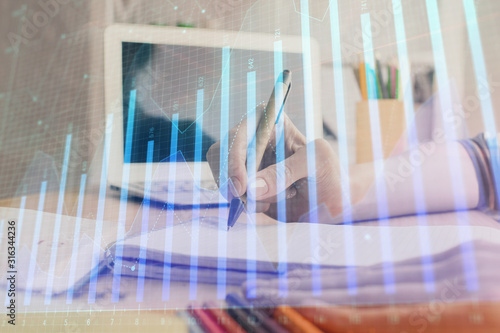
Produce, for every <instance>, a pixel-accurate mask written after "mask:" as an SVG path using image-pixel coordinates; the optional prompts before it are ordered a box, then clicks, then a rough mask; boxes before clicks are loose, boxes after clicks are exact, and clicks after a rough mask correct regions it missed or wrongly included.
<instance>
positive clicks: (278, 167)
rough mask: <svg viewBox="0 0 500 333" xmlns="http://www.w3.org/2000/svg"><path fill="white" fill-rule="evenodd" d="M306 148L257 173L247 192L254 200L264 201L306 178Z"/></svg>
mask: <svg viewBox="0 0 500 333" xmlns="http://www.w3.org/2000/svg"><path fill="white" fill-rule="evenodd" d="M306 160H307V146H304V147H302V148H299V149H298V150H297V151H296V152H295V154H293V155H291V156H290V157H288V158H286V159H285V160H284V161H281V162H279V163H277V164H274V165H271V166H268V167H267V168H265V169H263V170H261V171H259V172H257V174H256V175H255V181H253V182H252V183H250V184H249V185H248V192H249V194H250V195H251V196H255V200H264V199H267V198H270V197H273V196H276V195H277V194H278V193H281V192H283V191H284V190H286V189H287V188H288V187H290V186H291V185H292V184H293V183H294V182H296V181H297V180H299V179H302V178H305V177H307V163H304V161H306Z"/></svg>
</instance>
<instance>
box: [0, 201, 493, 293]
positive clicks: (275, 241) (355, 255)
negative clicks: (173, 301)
mask: <svg viewBox="0 0 500 333" xmlns="http://www.w3.org/2000/svg"><path fill="white" fill-rule="evenodd" d="M21 216H22V218H21V221H18V240H19V245H18V252H17V253H18V259H17V263H18V281H17V283H18V288H19V289H25V288H26V287H27V283H28V287H29V286H31V289H32V292H33V293H44V292H45V289H46V286H47V281H48V280H49V279H51V280H53V289H52V291H53V294H60V293H63V292H65V291H66V290H67V289H68V288H71V287H74V289H77V288H79V287H81V286H83V285H85V284H86V283H87V282H88V280H89V278H90V271H91V268H92V267H91V266H92V254H93V251H94V249H95V247H94V242H93V240H92V236H93V235H94V227H95V221H94V220H87V219H80V221H77V219H76V218H75V217H69V216H63V217H62V221H61V234H60V237H59V239H60V243H59V246H58V252H57V265H56V268H55V270H54V275H52V276H51V275H49V273H48V272H49V263H50V257H51V254H52V250H53V247H52V246H51V241H52V237H53V225H54V221H55V217H56V216H55V214H50V213H38V212H37V211H33V210H24V211H23V212H22V214H21V215H20V211H19V209H7V208H0V220H2V219H5V221H6V220H7V219H9V218H14V219H18V218H19V217H21ZM37 217H38V220H37ZM435 219H437V220H439V221H440V223H441V224H450V225H447V226H428V227H425V228H421V227H418V226H408V227H378V226H362V225H354V226H345V225H326V224H317V225H311V224H308V223H288V224H275V225H262V226H255V225H247V224H243V223H237V224H236V225H235V227H233V228H232V229H231V230H230V231H226V230H221V229H219V228H218V227H217V224H218V219H216V218H214V217H207V218H201V219H199V220H195V221H190V222H186V223H181V224H177V225H175V226H174V227H171V228H163V229H159V230H154V231H150V232H148V233H144V234H142V235H141V234H137V235H134V236H131V237H130V236H129V237H127V238H125V239H124V240H121V241H119V242H113V241H112V239H110V235H116V222H105V223H104V225H103V233H102V235H103V236H102V244H104V245H102V244H98V245H99V247H98V249H99V256H100V258H101V259H100V260H99V262H98V265H99V266H100V270H104V269H106V268H107V267H111V268H112V267H115V266H116V263H117V262H120V261H121V273H122V274H123V275H124V276H137V274H138V272H139V271H140V270H139V263H140V257H141V244H142V246H143V249H147V250H146V251H142V256H143V258H145V259H146V261H145V262H146V265H145V266H144V267H143V268H145V277H146V278H155V279H162V278H163V266H164V259H165V258H167V259H168V260H167V264H170V267H171V273H170V274H171V277H170V280H171V281H186V280H189V274H190V267H191V266H190V264H191V257H192V256H197V259H198V260H197V271H198V281H199V282H216V279H217V270H216V268H217V264H218V260H219V258H220V257H223V258H224V259H225V261H226V264H227V270H228V274H227V283H228V284H239V283H241V282H242V281H244V279H245V276H246V271H247V267H255V268H256V269H257V271H258V274H259V278H265V277H266V276H269V277H276V275H277V274H279V272H280V271H281V267H282V266H280V263H283V262H286V263H287V269H288V270H292V269H294V268H304V267H305V268H307V267H310V265H311V263H312V262H314V263H316V264H319V265H321V266H323V267H345V266H370V265H374V264H377V263H380V262H384V261H387V260H389V261H393V262H397V261H401V260H405V259H409V258H415V257H419V256H421V255H422V254H436V253H441V252H443V251H446V250H448V249H450V248H452V247H455V246H457V245H458V244H460V243H463V242H467V241H470V240H484V241H489V242H495V243H500V230H498V229H495V228H491V227H484V226H474V227H472V226H471V227H468V226H457V225H459V224H460V223H463V221H469V222H471V223H475V224H483V225H488V224H489V225H491V221H493V220H491V218H490V217H488V216H486V215H484V214H483V213H481V212H478V211H465V212H456V213H444V214H434V215H429V216H427V223H428V224H429V225H432V224H434V222H433V220H434V221H435ZM393 220H394V221H398V222H400V223H403V224H406V223H408V224H415V217H400V218H395V219H393ZM35 221H40V223H42V225H43V228H41V231H40V234H39V240H38V242H33V239H34V238H33V236H34V235H33V231H34V230H36V228H34V227H33V224H34V223H35ZM459 221H461V222H459ZM20 222H21V223H20ZM481 222H482V223H481ZM495 223H496V222H495ZM22 224H24V226H23V225H22ZM454 224H455V225H454ZM77 225H79V230H78V232H79V234H78V237H75V235H76V230H77V228H76V226H77ZM28 226H29V227H28ZM2 230H5V228H3V229H2ZM311 233H312V234H313V235H314V234H316V235H318V238H314V239H317V241H315V242H313V243H311ZM280 234H281V237H279V235H280ZM285 235H286V237H284V236H285ZM424 238H425V242H426V243H427V244H430V248H429V251H430V253H423V252H422V244H423V243H422V240H423V239H424ZM0 239H1V238H0ZM280 239H281V241H280ZM75 240H76V241H77V242H78V243H77V244H75ZM169 240H171V241H169ZM193 242H195V243H194V244H193ZM221 242H225V243H226V244H227V246H226V247H221V246H220V244H223V243H221ZM106 244H107V245H106ZM0 245H1V249H2V250H1V251H2V252H4V251H6V250H5V249H6V246H4V245H5V244H0ZM33 246H35V247H37V248H36V249H35V251H34V250H33ZM117 247H122V249H123V254H122V256H120V258H116V253H117V251H116V249H117ZM221 248H225V249H226V253H222V254H221V253H220V251H221ZM193 251H195V252H196V253H194V252H193ZM34 252H36V257H35V256H34V255H33V253H34ZM165 253H167V256H165ZM384 253H385V254H384ZM348 254H349V255H348ZM388 254H389V255H388ZM0 255H1V256H2V257H3V258H6V257H7V256H6V253H1V254H0ZM117 259H119V260H117ZM33 260H35V261H33ZM248 262H250V263H251V265H250V266H247V264H248ZM253 264H254V265H253ZM5 265H6V262H5V261H0V266H2V267H0V269H1V270H2V272H6V271H7V270H6V267H4V266H5ZM30 270H31V274H32V275H31V276H36V279H32V280H31V282H30V279H29V276H30ZM1 281H2V282H1V283H3V284H5V282H4V281H6V280H5V279H4V278H3V277H2V279H1Z"/></svg>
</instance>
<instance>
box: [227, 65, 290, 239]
mask: <svg viewBox="0 0 500 333" xmlns="http://www.w3.org/2000/svg"><path fill="white" fill-rule="evenodd" d="M280 85H281V86H282V89H283V92H284V94H283V100H282V101H281V106H280V108H279V112H278V115H276V107H275V97H274V94H275V91H276V88H279V87H280ZM291 86H292V73H291V72H290V71H289V70H288V69H285V70H284V71H283V73H282V74H281V75H280V76H279V77H278V80H277V81H276V84H275V86H274V89H273V92H272V94H271V97H270V98H269V102H268V103H267V105H266V108H265V109H264V110H262V114H261V115H260V118H259V123H258V125H257V129H256V134H255V165H256V166H257V168H258V167H259V165H260V163H261V162H262V158H263V157H264V152H265V151H266V147H267V143H268V142H269V139H270V138H271V133H272V130H273V129H274V126H275V125H276V123H277V122H278V119H279V117H280V116H281V113H282V111H283V107H284V105H285V102H286V98H287V97H288V93H289V92H290V88H291ZM268 119H276V121H275V122H273V123H272V125H271V126H272V128H269V126H268V124H267V120H268ZM246 200H247V197H246V194H243V195H242V196H241V197H239V198H233V199H232V200H231V203H230V205H229V216H228V219H227V230H229V228H231V227H232V226H233V225H234V224H235V223H236V220H238V218H239V217H240V215H241V213H242V212H243V209H244V208H245V204H246Z"/></svg>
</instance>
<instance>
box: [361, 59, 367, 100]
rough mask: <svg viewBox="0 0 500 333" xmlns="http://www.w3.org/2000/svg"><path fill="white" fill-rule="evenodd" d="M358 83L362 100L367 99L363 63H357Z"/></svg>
mask: <svg viewBox="0 0 500 333" xmlns="http://www.w3.org/2000/svg"><path fill="white" fill-rule="evenodd" d="M359 82H360V86H361V87H360V88H361V96H362V97H363V99H364V100H367V99H368V90H367V85H366V67H365V63H364V62H360V63H359Z"/></svg>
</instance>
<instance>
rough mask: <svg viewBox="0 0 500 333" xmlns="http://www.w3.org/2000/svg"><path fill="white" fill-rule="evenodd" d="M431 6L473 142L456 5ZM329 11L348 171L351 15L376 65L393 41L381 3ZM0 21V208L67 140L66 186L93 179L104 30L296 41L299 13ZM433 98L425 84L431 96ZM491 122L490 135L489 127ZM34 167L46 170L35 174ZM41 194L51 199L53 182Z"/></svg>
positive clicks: (181, 1) (35, 5) (254, 10)
mask: <svg viewBox="0 0 500 333" xmlns="http://www.w3.org/2000/svg"><path fill="white" fill-rule="evenodd" d="M437 2H438V6H439V14H440V22H441V28H442V31H441V32H442V38H443V42H444V52H445V56H446V64H447V69H448V72H447V73H448V79H449V80H450V82H452V83H451V84H450V85H452V86H453V87H454V96H455V97H454V102H456V105H455V106H454V111H453V112H465V113H464V114H465V116H464V117H463V119H465V122H464V123H463V124H462V125H463V128H464V131H463V132H462V133H463V134H462V135H463V136H474V135H476V134H477V133H479V132H481V131H483V130H484V128H483V117H482V113H481V104H480V103H479V102H478V97H477V96H480V92H478V83H477V82H476V79H475V73H474V66H473V62H472V59H471V51H470V44H469V40H468V34H467V25H466V19H465V13H464V7H463V5H462V2H461V1H456V0H438V1H437ZM474 3H475V6H476V10H477V20H478V24H479V31H480V34H481V39H482V45H483V51H484V59H485V65H486V68H487V72H488V74H489V76H488V77H487V78H485V83H484V84H485V86H487V83H488V84H489V87H490V93H491V96H492V103H493V108H494V109H498V108H500V94H498V93H497V92H496V91H495V90H496V89H500V66H498V64H497V62H498V60H499V59H500V43H498V36H499V34H500V23H499V18H500V2H499V1H496V0H476V1H474ZM329 5H330V1H329V0H314V1H310V13H309V16H310V24H311V26H310V29H311V36H312V37H313V38H314V39H316V41H317V42H318V45H319V46H320V52H321V53H320V58H321V68H322V77H321V80H322V82H321V84H322V97H321V99H322V101H321V112H322V114H323V119H324V122H325V128H326V129H327V130H326V131H325V135H329V139H330V141H331V142H332V144H333V145H334V146H335V145H336V141H335V137H336V133H337V124H336V101H335V98H334V96H335V94H334V89H335V86H334V77H333V61H334V60H335V59H333V58H332V35H331V25H330V11H329ZM402 6H403V14H404V22H405V32H406V38H407V41H406V42H407V47H408V54H409V58H410V60H411V66H412V74H415V73H419V71H422V72H426V73H427V72H430V73H432V68H433V65H434V64H433V54H432V50H433V48H432V44H431V35H430V30H429V23H428V16H427V9H426V4H425V1H409V0H402ZM338 7H339V18H340V38H341V45H342V47H341V55H342V64H343V72H344V73H345V75H344V95H345V96H344V98H345V103H346V105H345V108H346V124H347V126H346V133H347V142H348V147H349V162H350V163H356V154H355V150H356V129H357V125H356V124H357V123H356V103H357V102H359V101H360V100H361V98H362V97H361V92H360V89H359V85H358V83H357V79H356V75H355V74H354V71H353V65H354V66H356V64H359V60H360V59H359V56H360V55H362V52H363V39H362V26H361V22H360V14H361V13H362V11H366V10H368V11H369V12H370V14H371V17H372V24H373V25H374V28H372V35H373V45H374V52H375V54H376V56H377V58H379V59H381V60H382V61H384V62H390V61H391V60H393V59H394V58H396V57H397V54H398V51H397V39H396V31H395V24H394V16H393V15H392V1H391V0H372V1H369V2H367V1H366V0H354V1H338ZM0 12H1V13H2V20H1V21H0V31H1V36H2V38H1V39H0V64H1V65H0V77H1V78H2V79H1V80H0V198H8V197H15V196H16V195H20V194H21V193H29V192H30V191H33V192H36V191H38V190H39V184H40V183H39V180H37V179H39V177H40V176H41V175H37V174H36V172H41V171H36V170H45V171H44V172H51V173H52V175H45V176H46V177H48V178H49V179H50V178H51V177H54V178H56V179H57V178H58V177H59V176H58V175H60V174H61V168H62V164H63V156H64V145H65V142H66V134H67V133H68V131H70V132H71V133H73V140H72V143H71V145H72V146H71V155H70V162H69V167H68V180H67V187H68V188H75V187H77V186H78V182H79V177H80V174H81V173H82V170H87V169H92V166H93V165H95V164H97V170H98V171H99V166H100V163H98V162H97V160H98V159H99V156H101V154H100V153H99V150H100V149H102V144H101V143H102V140H103V134H104V115H105V111H104V51H103V43H104V39H103V33H104V30H105V28H106V27H107V26H108V25H110V24H112V23H137V24H154V25H165V26H178V25H181V26H187V27H195V28H203V29H218V30H232V31H248V32H261V33H270V34H273V33H274V32H275V30H276V29H278V28H279V29H280V33H281V34H282V35H301V33H302V32H301V25H300V16H301V15H303V14H302V13H301V12H300V5H299V1H298V0H295V1H294V0H273V1H264V0H259V1H255V0H246V1H243V0H151V1H132V0H39V1H36V0H19V1H2V2H0ZM431 75H432V74H431ZM436 89H438V88H437V87H435V85H434V86H433V87H432V91H431V92H430V93H431V94H432V92H435V91H436ZM427 94H428V92H427ZM419 98H421V100H420V101H417V100H416V101H415V102H419V103H424V102H425V101H427V100H428V99H429V98H430V96H428V95H425V92H424V93H423V96H421V97H419ZM479 98H480V97H479ZM461 110H462V111H461ZM441 111H442V110H439V108H434V110H433V112H441ZM495 113H496V114H498V112H495ZM496 122H497V123H496V126H497V127H498V126H500V117H496ZM43 164H45V167H46V168H40V165H43ZM33 170H35V171H33ZM46 170H49V171H46ZM31 178H33V182H30V179H31ZM91 178H93V179H95V178H96V177H95V175H94V176H92V175H91ZM97 178H98V177H97ZM97 181H98V179H97ZM31 183H33V186H31V185H30V184H31ZM51 184H53V185H51ZM48 186H49V190H50V186H53V187H54V189H57V188H58V184H57V181H56V182H52V183H51V182H49V185H48Z"/></svg>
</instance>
